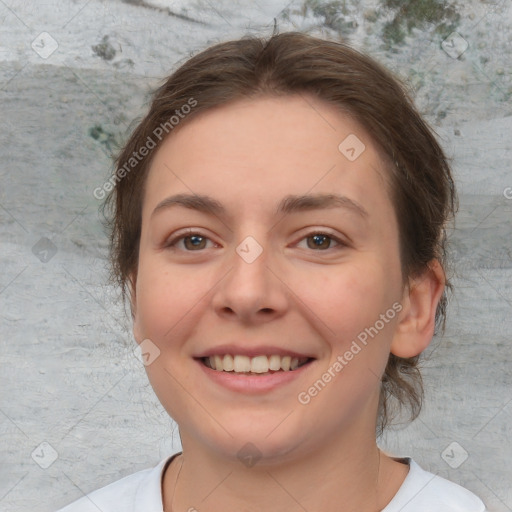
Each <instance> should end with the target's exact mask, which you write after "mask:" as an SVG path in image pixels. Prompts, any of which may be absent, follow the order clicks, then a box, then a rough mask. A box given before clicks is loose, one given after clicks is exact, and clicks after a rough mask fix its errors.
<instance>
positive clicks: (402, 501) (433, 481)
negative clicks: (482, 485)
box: [382, 458, 486, 512]
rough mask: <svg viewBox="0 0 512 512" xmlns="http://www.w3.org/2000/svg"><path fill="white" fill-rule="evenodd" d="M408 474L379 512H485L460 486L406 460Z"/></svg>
mask: <svg viewBox="0 0 512 512" xmlns="http://www.w3.org/2000/svg"><path fill="white" fill-rule="evenodd" d="M406 461H407V462H408V463H409V474H408V475H407V477H406V479H405V480H404V482H403V484H402V486H401V487H400V489H399V490H398V492H397V494H396V495H395V497H394V498H393V499H392V500H391V502H390V503H389V504H388V506H387V507H386V508H384V510H382V512H395V511H399V510H400V511H401V512H485V510H486V509H485V505H484V504H483V502H482V500H480V498H478V497H477V496H475V495H474V494H473V493H472V492H471V491H468V490H467V489H465V488H464V487H461V486H460V485H458V484H456V483H454V482H450V481H449V480H446V479H445V478H441V477H440V476H437V475H434V474H433V473H429V472H428V471H425V470H423V469H422V468H421V467H420V466H419V465H418V464H416V462H414V461H413V460H412V459H410V458H407V459H406Z"/></svg>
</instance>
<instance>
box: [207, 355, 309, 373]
mask: <svg viewBox="0 0 512 512" xmlns="http://www.w3.org/2000/svg"><path fill="white" fill-rule="evenodd" d="M200 361H201V362H202V363H203V364H204V365H205V366H207V367H208V368H211V369H212V370H216V371H218V372H230V373H237V374H240V375H268V374H271V373H276V372H293V371H295V370H297V369H298V368H301V367H302V366H304V365H306V364H308V363H310V362H311V361H313V358H311V357H300V358H298V357H291V356H280V355H271V356H265V355H261V356H256V357H248V356H243V355H235V356H232V355H231V354H225V355H215V356H210V357H202V358H200Z"/></svg>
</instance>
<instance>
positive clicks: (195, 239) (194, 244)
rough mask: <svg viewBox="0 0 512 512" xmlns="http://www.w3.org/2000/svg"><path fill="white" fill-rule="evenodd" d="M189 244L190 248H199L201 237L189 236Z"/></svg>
mask: <svg viewBox="0 0 512 512" xmlns="http://www.w3.org/2000/svg"><path fill="white" fill-rule="evenodd" d="M187 238H188V240H189V241H190V243H191V244H192V247H196V248H197V247H200V245H201V243H202V242H203V241H204V240H203V237H202V236H198V235H191V236H188V237H187Z"/></svg>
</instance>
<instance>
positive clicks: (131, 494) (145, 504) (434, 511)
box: [57, 454, 486, 512]
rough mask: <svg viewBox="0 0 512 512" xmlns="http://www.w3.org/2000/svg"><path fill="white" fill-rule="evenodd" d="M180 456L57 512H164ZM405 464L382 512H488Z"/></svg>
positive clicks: (470, 495) (460, 492)
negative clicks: (166, 483) (166, 480)
mask: <svg viewBox="0 0 512 512" xmlns="http://www.w3.org/2000/svg"><path fill="white" fill-rule="evenodd" d="M177 455H179V454H175V455H173V456H171V457H168V458H166V459H164V460H162V461H161V462H160V463H159V464H158V465H157V466H156V467H154V468H150V469H144V470H142V471H139V472H137V473H134V474H133V475H129V476H127V477H125V478H122V479H121V480H118V481H117V482H114V483H112V484H110V485H107V486H106V487H102V488H101V489H98V490H96V491H93V492H91V493H90V494H88V495H86V496H84V497H83V498H80V499H79V500H77V501H75V502H74V503H71V505H68V506H66V507H64V508H62V509H60V510H59V511H57V512H98V510H101V512H163V505H162V487H161V486H162V477H163V474H164V470H165V468H166V466H167V465H168V464H170V462H171V460H172V459H173V458H174V457H176V456H177ZM402 460H404V461H405V462H407V463H408V464H409V473H408V474H407V477H406V478H405V480H404V482H403V483H402V485H401V487H400V489H399V490H398V492H397V493H396V494H395V497H394V498H393V499H392V500H391V501H390V503H389V504H388V505H387V506H386V508H384V509H383V510H382V511H381V512H485V510H486V509H485V505H484V504H483V503H482V501H481V500H480V499H479V498H477V497H476V496H475V495H474V494H473V493H472V492H470V491H468V490H467V489H464V488H463V487H461V486H460V485H457V484H455V483H453V482H449V481H448V480H445V479H444V478H441V477H439V476H436V475H434V474H432V473H429V472H427V471H424V470H423V469H421V467H420V466H418V464H416V463H415V462H414V461H413V460H412V459H411V458H409V457H406V458H405V459H402Z"/></svg>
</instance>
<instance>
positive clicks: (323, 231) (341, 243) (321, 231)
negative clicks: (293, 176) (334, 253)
mask: <svg viewBox="0 0 512 512" xmlns="http://www.w3.org/2000/svg"><path fill="white" fill-rule="evenodd" d="M194 235H196V236H200V237H202V238H205V239H206V240H209V241H210V242H212V243H213V244H215V245H217V246H218V245H219V244H217V242H215V241H214V240H212V239H211V237H210V236H208V235H207V234H206V233H204V232H203V231H202V230H201V229H199V228H186V229H184V230H179V231H177V232H176V233H173V234H172V235H171V236H169V237H167V238H166V239H165V242H164V243H163V247H164V248H175V247H176V245H177V244H178V243H179V242H181V241H182V240H183V239H185V238H187V237H190V236H194ZM313 235H324V236H327V237H329V238H330V239H331V240H333V241H334V242H335V243H336V245H335V246H334V247H329V248H328V249H319V250H318V251H315V250H314V249H310V248H308V249H309V250H310V251H312V252H328V251H329V250H333V249H336V248H343V247H347V246H348V243H347V241H345V240H343V237H340V236H339V235H338V234H336V233H334V232H333V231H332V230H331V229H329V228H312V229H310V230H309V231H308V232H306V233H303V234H302V235H301V236H300V238H298V239H297V240H296V241H295V242H294V243H293V244H292V245H297V244H299V243H300V242H302V241H304V240H306V239H307V238H308V237H310V236H313ZM205 249H206V248H205ZM205 249H200V250H198V251H187V250H183V252H202V251H204V250H205Z"/></svg>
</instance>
